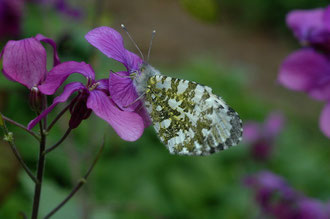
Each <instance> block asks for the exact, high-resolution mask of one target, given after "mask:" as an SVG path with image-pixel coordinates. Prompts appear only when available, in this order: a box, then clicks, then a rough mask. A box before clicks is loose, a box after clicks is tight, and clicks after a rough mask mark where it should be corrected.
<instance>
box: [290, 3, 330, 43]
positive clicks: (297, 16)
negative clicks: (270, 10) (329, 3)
mask: <svg viewBox="0 0 330 219" xmlns="http://www.w3.org/2000/svg"><path fill="white" fill-rule="evenodd" d="M323 13H324V9H314V10H294V11H292V12H290V13H289V14H288V15H287V18H286V23H287V25H288V26H289V27H290V28H291V29H292V31H293V33H294V35H295V36H296V38H297V39H298V40H300V41H301V42H304V41H305V42H306V41H307V42H313V41H315V40H316V38H317V37H319V36H320V34H321V35H322V32H323V31H324V20H323Z"/></svg>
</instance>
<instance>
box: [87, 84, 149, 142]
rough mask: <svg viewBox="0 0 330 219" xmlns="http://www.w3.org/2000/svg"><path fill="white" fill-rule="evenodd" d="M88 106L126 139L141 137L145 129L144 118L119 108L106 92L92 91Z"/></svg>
mask: <svg viewBox="0 0 330 219" xmlns="http://www.w3.org/2000/svg"><path fill="white" fill-rule="evenodd" d="M87 107H88V108H90V109H92V110H93V111H94V113H95V114H96V115H97V116H99V117H100V118H102V119H104V120H105V121H107V122H108V123H109V124H110V125H111V126H112V127H113V129H114V130H115V131H116V132H117V134H118V135H119V136H120V137H121V138H122V139H124V140H125V141H136V140H137V139H139V138H140V137H141V135H142V133H143V130H144V125H143V120H142V118H141V117H140V116H139V115H138V114H136V113H133V112H125V111H121V110H119V109H118V108H117V107H116V106H115V104H114V103H113V102H112V101H111V100H110V98H109V97H108V96H107V95H106V94H105V93H104V92H102V91H98V90H93V91H92V92H90V96H89V97H88V101H87Z"/></svg>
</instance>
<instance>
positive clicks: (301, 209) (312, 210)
mask: <svg viewBox="0 0 330 219" xmlns="http://www.w3.org/2000/svg"><path fill="white" fill-rule="evenodd" d="M297 205H298V217H297V218H301V219H314V218H319V219H326V218H327V215H326V211H325V206H324V204H323V203H322V202H320V201H318V200H315V199H309V198H305V199H303V200H301V201H299V202H298V204H297ZM328 216H329V215H328Z"/></svg>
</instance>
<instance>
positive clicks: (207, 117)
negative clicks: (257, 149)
mask: <svg viewBox="0 0 330 219" xmlns="http://www.w3.org/2000/svg"><path fill="white" fill-rule="evenodd" d="M133 82H134V84H135V87H136V90H137V92H138V93H139V94H142V95H144V99H143V102H144V105H145V107H146V110H147V112H148V113H149V116H150V118H151V120H152V123H153V126H154V129H155V131H156V132H157V134H158V136H159V138H160V140H161V141H162V142H163V143H164V145H165V146H166V147H167V148H168V150H169V152H170V153H171V154H180V155H209V154H212V153H215V152H218V151H221V150H225V149H228V148H229V147H231V146H235V145H237V144H238V143H239V142H240V141H241V140H242V133H243V128H242V120H241V119H240V117H239V115H238V113H237V112H235V110H233V109H232V108H231V107H230V106H228V105H227V104H226V103H225V102H224V101H223V100H222V98H221V97H219V96H217V95H215V94H213V93H212V89H211V88H210V87H208V86H203V85H201V84H198V83H196V82H193V81H188V80H183V79H178V78H172V77H169V76H164V75H162V74H161V73H160V72H159V71H158V70H156V69H155V68H153V67H152V66H151V65H149V64H147V63H144V64H143V65H142V67H141V69H140V74H139V75H138V76H136V77H134V79H133Z"/></svg>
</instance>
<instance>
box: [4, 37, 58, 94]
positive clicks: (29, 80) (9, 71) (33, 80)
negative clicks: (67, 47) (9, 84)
mask: <svg viewBox="0 0 330 219" xmlns="http://www.w3.org/2000/svg"><path fill="white" fill-rule="evenodd" d="M40 42H45V43H48V44H50V45H51V46H52V47H53V51H54V52H53V56H54V66H55V65H57V64H59V63H60V60H59V58H58V55H57V51H56V44H55V42H54V41H53V40H52V39H49V38H46V37H44V36H43V35H41V34H38V35H37V36H35V37H31V38H26V39H23V40H18V41H14V40H10V41H8V42H7V44H6V45H5V47H4V48H3V50H2V51H1V58H2V72H3V74H4V75H5V76H6V77H7V78H8V79H9V80H12V81H16V82H18V83H20V84H22V85H24V86H26V87H27V88H28V89H32V88H36V87H37V86H38V85H40V84H42V83H43V81H44V80H45V78H46V76H47V74H48V72H47V68H46V67H47V54H46V50H45V48H44V47H43V45H42V44H41V43H40Z"/></svg>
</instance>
